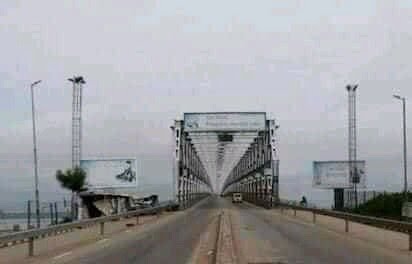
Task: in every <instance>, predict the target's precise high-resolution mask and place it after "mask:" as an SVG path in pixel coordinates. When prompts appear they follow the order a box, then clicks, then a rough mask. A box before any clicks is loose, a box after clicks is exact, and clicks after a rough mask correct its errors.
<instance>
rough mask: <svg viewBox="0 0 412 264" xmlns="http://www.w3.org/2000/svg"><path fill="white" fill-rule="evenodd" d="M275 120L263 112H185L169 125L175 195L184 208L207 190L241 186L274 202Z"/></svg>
mask: <svg viewBox="0 0 412 264" xmlns="http://www.w3.org/2000/svg"><path fill="white" fill-rule="evenodd" d="M277 128H278V125H277V124H276V123H275V120H268V119H267V118H266V113H264V112H218V113H184V118H183V120H175V124H174V126H172V130H173V145H174V149H173V156H174V168H173V170H174V175H173V178H174V188H175V198H176V200H177V201H178V202H179V204H180V206H182V207H183V208H186V207H188V206H190V205H191V204H192V203H194V202H195V201H196V200H198V199H200V198H202V197H204V196H205V195H207V194H209V193H212V192H214V193H218V194H223V195H227V194H231V193H233V192H240V193H242V194H243V197H244V199H245V200H247V201H250V202H253V203H256V204H259V205H264V206H269V207H271V206H273V205H274V204H275V203H276V202H277V201H278V199H279V188H278V183H279V158H278V147H277V143H278V142H277V138H276V130H277Z"/></svg>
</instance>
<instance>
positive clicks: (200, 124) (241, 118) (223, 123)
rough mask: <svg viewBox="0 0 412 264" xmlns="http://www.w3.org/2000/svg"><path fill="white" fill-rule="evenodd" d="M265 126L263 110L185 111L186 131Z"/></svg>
mask: <svg viewBox="0 0 412 264" xmlns="http://www.w3.org/2000/svg"><path fill="white" fill-rule="evenodd" d="M265 128H266V113H264V112H257V113H256V112H254V113H249V112H243V113H242V112H241V113H239V112H232V113H230V112H229V113H226V112H221V113H185V114H184V130H185V131H186V132H208V131H261V130H265Z"/></svg>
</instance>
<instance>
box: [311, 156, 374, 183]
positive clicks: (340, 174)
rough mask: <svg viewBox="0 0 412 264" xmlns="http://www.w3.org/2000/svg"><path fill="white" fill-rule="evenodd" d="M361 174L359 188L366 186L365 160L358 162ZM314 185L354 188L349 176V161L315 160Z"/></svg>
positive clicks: (359, 174) (357, 165)
mask: <svg viewBox="0 0 412 264" xmlns="http://www.w3.org/2000/svg"><path fill="white" fill-rule="evenodd" d="M356 168H357V171H358V176H359V183H358V184H357V185H356V186H357V187H358V188H366V171H365V169H366V167H365V161H364V160H358V161H357V162H356ZM313 187H317V188H323V189H335V188H345V189H347V188H353V183H352V181H351V179H350V176H349V162H348V161H314V162H313Z"/></svg>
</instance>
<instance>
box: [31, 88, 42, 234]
mask: <svg viewBox="0 0 412 264" xmlns="http://www.w3.org/2000/svg"><path fill="white" fill-rule="evenodd" d="M40 82H41V80H38V81H36V82H34V83H32V84H31V85H30V91H31V110H32V121H33V154H34V188H35V193H34V195H35V199H36V221H37V228H40V199H39V175H38V161H37V142H36V117H35V108H34V91H33V90H34V86H36V85H37V84H39V83H40Z"/></svg>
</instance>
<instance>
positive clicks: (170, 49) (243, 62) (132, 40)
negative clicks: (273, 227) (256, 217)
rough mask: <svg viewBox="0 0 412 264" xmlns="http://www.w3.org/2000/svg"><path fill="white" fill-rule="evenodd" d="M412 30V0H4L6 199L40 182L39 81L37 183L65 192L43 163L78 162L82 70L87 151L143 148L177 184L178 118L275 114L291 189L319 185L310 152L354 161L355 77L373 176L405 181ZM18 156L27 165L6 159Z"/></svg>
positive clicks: (153, 173)
mask: <svg viewBox="0 0 412 264" xmlns="http://www.w3.org/2000/svg"><path fill="white" fill-rule="evenodd" d="M411 28H412V1H394V0H391V1H367V0H362V1H348V0H346V1H329V0H324V1H314V0H313V1H264V0H260V1H240V0H236V1H228V0H227V1H212V0H209V1H200V0H199V1H193V0H192V1H172V0H167V1H166V0H165V1H144V0H140V1H132V0H130V1H126V0H124V1H103V0H98V1H97V0H96V1H91V0H90V1H53V0H50V1H46V0H38V1H17V0H3V1H1V2H0V40H1V41H0V45H1V49H0V123H1V124H2V126H1V127H0V159H1V160H3V161H2V163H1V164H0V165H1V166H0V192H1V193H0V198H1V199H4V197H6V196H9V195H10V193H11V194H13V193H17V192H18V191H19V189H21V188H23V187H22V186H25V187H24V188H26V190H28V189H30V188H31V187H32V170H31V167H30V166H31V163H30V161H31V160H30V158H31V154H32V137H31V136H32V135H31V105H30V93H29V84H30V83H31V82H32V81H35V80H38V79H42V80H43V82H42V83H41V84H40V85H39V86H38V87H37V88H36V93H35V96H36V107H37V114H38V115H37V120H38V144H39V156H40V159H41V160H43V162H41V163H40V165H41V166H43V170H42V171H41V175H40V176H41V183H43V185H42V187H41V188H42V189H41V191H43V192H46V191H50V192H52V193H58V192H59V190H58V187H57V185H56V184H55V181H54V175H53V172H54V165H50V166H49V165H48V163H47V160H49V159H57V160H60V162H62V164H63V165H61V166H69V165H70V140H71V136H70V133H71V130H70V125H71V114H70V111H71V92H72V90H71V84H70V83H69V82H68V81H67V80H66V79H67V78H68V77H71V76H73V75H75V74H76V75H77V74H80V75H83V76H84V78H85V80H86V82H87V84H86V85H85V87H84V93H83V95H84V99H83V102H84V107H83V109H84V112H83V116H84V130H83V135H84V137H83V144H84V156H85V157H90V156H93V157H94V156H119V155H120V156H138V157H140V158H141V159H143V160H146V161H147V162H143V163H142V166H143V170H144V172H145V173H144V175H142V178H143V179H144V180H145V181H147V182H156V183H159V182H171V178H170V177H171V176H170V169H169V167H170V166H169V165H170V164H169V162H168V161H167V160H168V159H169V158H170V157H169V152H170V141H171V132H170V128H169V127H170V125H172V124H173V119H175V118H176V117H181V116H182V113H183V112H193V111H267V112H268V113H270V117H273V118H275V119H277V120H278V122H279V124H280V130H279V132H280V134H279V138H280V142H281V143H280V158H281V176H280V177H281V178H280V181H281V194H282V195H283V196H285V197H294V195H297V196H299V195H301V194H303V193H306V194H307V193H312V192H315V191H314V190H312V189H311V181H312V161H313V160H330V159H346V158H347V94H346V91H345V85H346V84H348V83H358V84H359V90H358V118H359V123H358V127H359V130H358V147H359V151H358V157H359V158H360V159H365V160H366V161H367V168H368V169H367V170H368V185H369V187H371V188H378V189H383V188H391V189H393V190H398V189H400V188H401V179H402V170H401V165H402V163H401V151H402V148H401V147H402V145H401V144H402V140H401V112H400V111H401V105H400V102H398V101H395V100H394V99H392V98H391V96H392V94H393V93H400V94H401V95H403V96H406V97H408V98H411V99H412V89H411V88H410V85H408V84H410V82H411V78H412V66H411V59H412V56H411V54H412V53H411V52H410V49H411V47H412V34H411V33H412V30H411ZM410 109H412V108H410ZM409 120H410V119H409ZM409 120H408V121H409ZM411 121H412V120H411ZM409 124H410V125H408V129H409V131H412V130H410V129H411V126H412V122H409ZM409 138H411V137H409ZM168 151H169V152H168ZM15 158H17V159H19V160H25V161H27V162H23V163H24V166H26V167H27V168H26V167H25V168H26V169H25V170H24V172H21V171H20V172H17V171H18V170H19V169H21V167H20V166H23V165H19V164H20V163H19V164H16V165H14V164H13V165H12V166H10V163H9V162H5V161H4V160H10V159H15ZM157 161H158V162H157ZM5 164H6V165H5ZM47 167H51V169H49V170H46V169H45V168H47ZM410 179H411V180H412V176H411V177H410ZM6 184H7V185H6ZM20 184H21V185H20ZM45 185H46V186H45ZM10 186H12V187H10ZM29 187H30V188H29ZM24 188H23V189H24ZM314 199H315V198H314Z"/></svg>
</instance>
